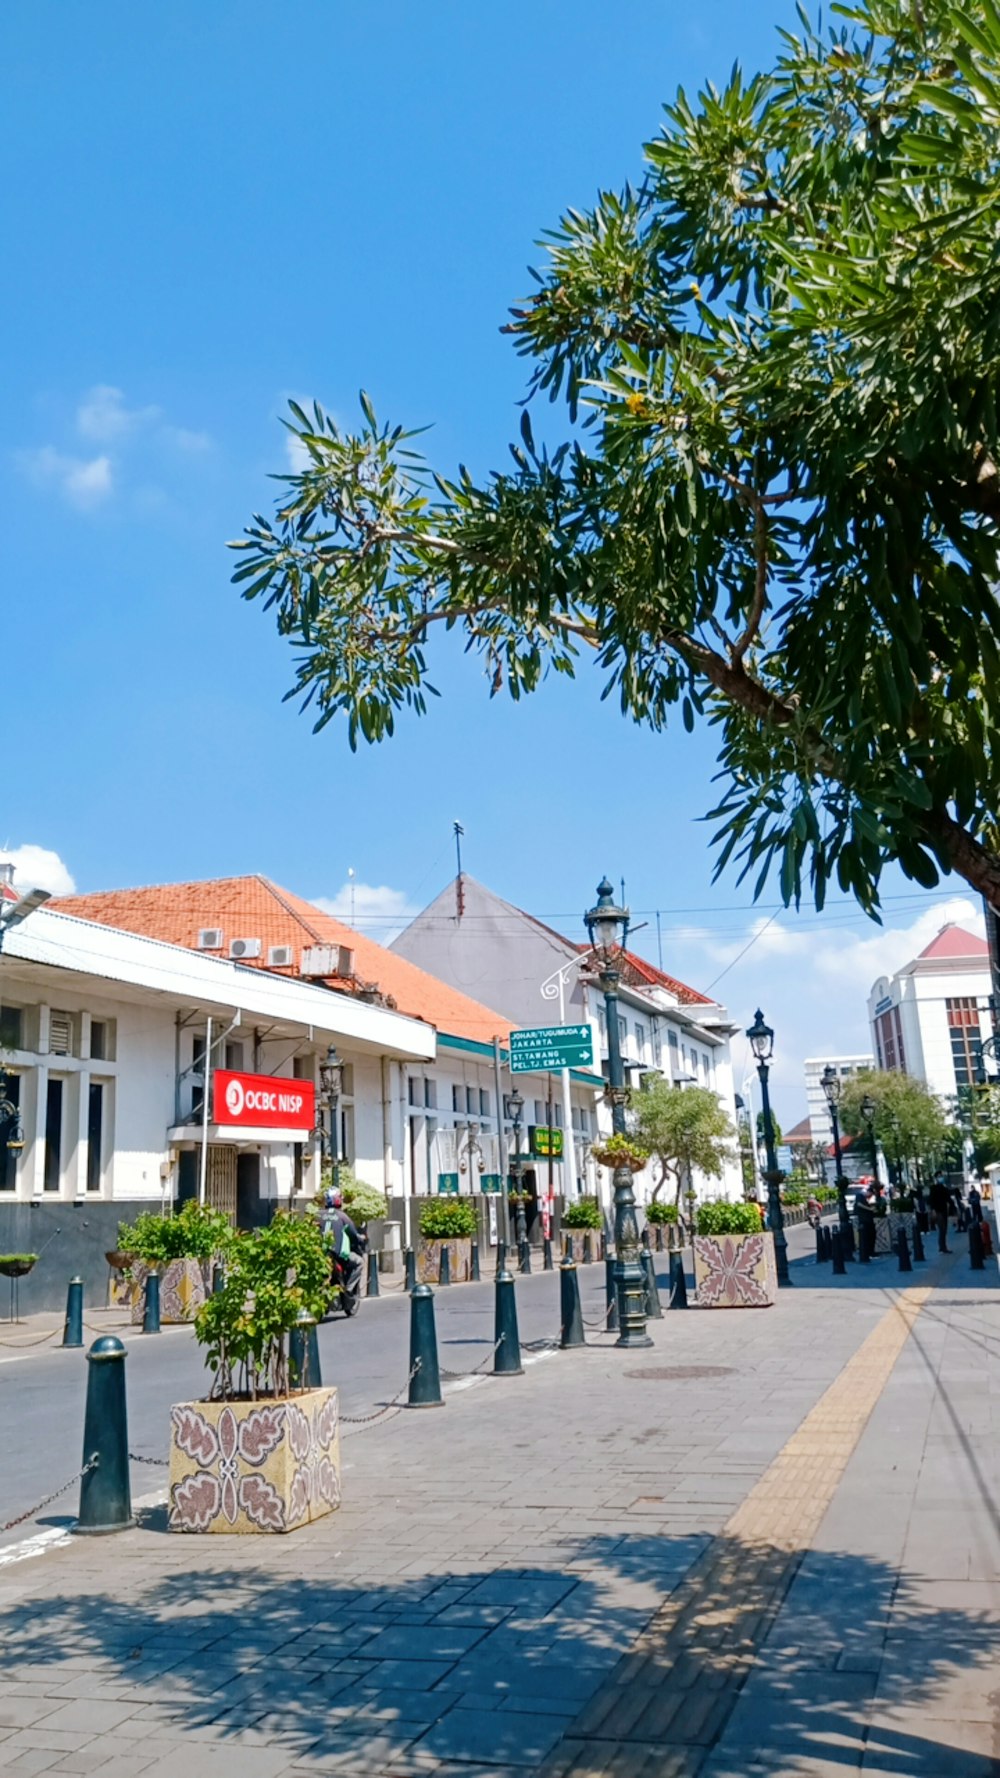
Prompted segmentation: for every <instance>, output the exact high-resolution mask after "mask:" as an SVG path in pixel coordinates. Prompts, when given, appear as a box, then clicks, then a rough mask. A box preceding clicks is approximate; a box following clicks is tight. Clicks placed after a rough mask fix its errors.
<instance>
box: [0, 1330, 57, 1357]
mask: <svg viewBox="0 0 1000 1778" xmlns="http://www.w3.org/2000/svg"><path fill="white" fill-rule="evenodd" d="M62 1331H63V1330H62V1328H61V1327H54V1328H53V1329H52V1331H51V1333H44V1334H37V1335H36V1336H35V1338H34V1339H33V1340H0V1346H7V1347H9V1348H10V1350H11V1351H12V1352H30V1351H31V1348H32V1346H44V1344H45V1342H46V1340H55V1339H58V1338H59V1337H60V1336H61V1334H62Z"/></svg>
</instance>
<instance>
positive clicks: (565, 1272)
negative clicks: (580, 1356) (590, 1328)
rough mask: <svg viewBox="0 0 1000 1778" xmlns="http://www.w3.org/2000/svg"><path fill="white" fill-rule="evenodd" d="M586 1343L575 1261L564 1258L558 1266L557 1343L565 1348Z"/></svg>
mask: <svg viewBox="0 0 1000 1778" xmlns="http://www.w3.org/2000/svg"><path fill="white" fill-rule="evenodd" d="M586 1343H587V1342H586V1340H585V1339H584V1335H583V1311H582V1309H581V1308H580V1280H579V1278H578V1277H577V1275H576V1261H575V1260H572V1259H564V1260H563V1261H562V1262H561V1264H560V1267H559V1344H560V1346H561V1347H562V1348H563V1350H565V1349H566V1347H567V1346H585V1345H586Z"/></svg>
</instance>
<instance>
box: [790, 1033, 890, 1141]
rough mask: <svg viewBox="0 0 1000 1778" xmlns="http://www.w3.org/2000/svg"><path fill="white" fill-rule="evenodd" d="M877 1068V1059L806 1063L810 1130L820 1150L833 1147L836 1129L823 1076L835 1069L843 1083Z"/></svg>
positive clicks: (810, 1060)
mask: <svg viewBox="0 0 1000 1778" xmlns="http://www.w3.org/2000/svg"><path fill="white" fill-rule="evenodd" d="M874 1066H875V1059H874V1057H873V1056H810V1057H808V1058H807V1060H806V1063H805V1073H806V1104H807V1105H808V1107H809V1128H810V1132H811V1139H812V1141H813V1142H814V1143H815V1145H816V1146H817V1147H818V1148H822V1149H824V1150H826V1149H829V1148H831V1147H832V1144H833V1125H832V1124H831V1122H830V1107H829V1106H828V1105H827V1102H826V1094H825V1093H824V1091H823V1085H822V1081H823V1075H824V1074H825V1073H826V1070H827V1069H828V1068H833V1069H834V1070H835V1071H836V1074H837V1076H838V1078H839V1079H840V1081H841V1082H844V1081H848V1080H850V1079H851V1076H852V1075H854V1074H860V1073H862V1072H863V1071H864V1070H865V1069H872V1068H874Z"/></svg>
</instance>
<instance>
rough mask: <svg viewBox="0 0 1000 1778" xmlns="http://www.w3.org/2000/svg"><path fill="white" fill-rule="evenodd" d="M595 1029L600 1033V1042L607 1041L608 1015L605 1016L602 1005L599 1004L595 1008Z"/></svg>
mask: <svg viewBox="0 0 1000 1778" xmlns="http://www.w3.org/2000/svg"><path fill="white" fill-rule="evenodd" d="M597 1029H598V1031H599V1032H600V1034H601V1043H602V1044H605V1043H607V1041H608V1016H607V1013H606V1012H605V1010H604V1008H603V1006H599V1007H598V1009H597Z"/></svg>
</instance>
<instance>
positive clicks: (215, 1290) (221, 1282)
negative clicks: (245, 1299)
mask: <svg viewBox="0 0 1000 1778" xmlns="http://www.w3.org/2000/svg"><path fill="white" fill-rule="evenodd" d="M225 1288H226V1268H225V1266H224V1265H223V1263H222V1261H221V1259H220V1260H217V1261H216V1263H215V1265H214V1266H213V1267H212V1295H213V1296H218V1295H219V1294H220V1292H221V1291H223V1290H225Z"/></svg>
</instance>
